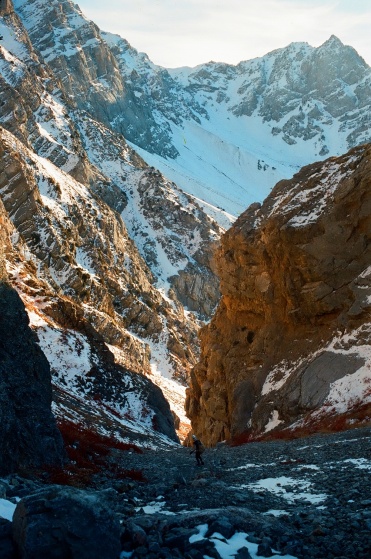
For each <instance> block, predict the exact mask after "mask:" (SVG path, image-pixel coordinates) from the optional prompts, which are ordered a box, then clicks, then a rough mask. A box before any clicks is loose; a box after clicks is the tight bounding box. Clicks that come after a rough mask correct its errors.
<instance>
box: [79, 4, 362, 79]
mask: <svg viewBox="0 0 371 559" xmlns="http://www.w3.org/2000/svg"><path fill="white" fill-rule="evenodd" d="M77 3H78V5H79V6H80V8H81V9H82V11H83V13H84V14H85V16H86V17H88V18H89V19H91V20H93V21H94V22H95V23H96V24H97V25H98V27H100V28H101V29H102V30H103V31H110V32H112V33H117V34H119V35H121V37H123V38H125V39H127V40H128V41H129V43H130V44H131V45H132V46H133V47H134V48H136V49H137V50H139V51H141V52H145V53H146V54H148V56H149V58H150V59H151V60H152V62H154V63H155V64H158V65H160V66H164V67H166V68H174V67H180V66H196V65H197V64H202V63H205V62H209V61H210V60H214V61H215V62H228V63H231V64H237V63H238V62H240V61H241V60H251V59H252V58H256V57H258V56H263V55H265V54H267V53H268V52H270V51H272V50H274V49H277V48H281V47H285V46H287V45H288V44H289V43H292V42H294V41H295V42H297V41H298V42H307V43H309V44H310V45H312V46H313V47H318V46H320V45H321V44H323V43H324V42H325V41H326V40H327V39H328V38H329V37H330V36H331V35H336V36H337V37H338V38H339V39H340V40H341V41H342V42H343V43H344V44H346V45H350V46H352V47H354V48H355V49H356V50H357V52H358V53H359V54H360V55H361V56H362V57H363V58H364V59H365V60H366V62H367V63H368V64H369V65H371V41H370V39H369V37H370V34H371V2H370V1H369V0H110V1H109V2H108V3H107V2H103V1H102V0H77Z"/></svg>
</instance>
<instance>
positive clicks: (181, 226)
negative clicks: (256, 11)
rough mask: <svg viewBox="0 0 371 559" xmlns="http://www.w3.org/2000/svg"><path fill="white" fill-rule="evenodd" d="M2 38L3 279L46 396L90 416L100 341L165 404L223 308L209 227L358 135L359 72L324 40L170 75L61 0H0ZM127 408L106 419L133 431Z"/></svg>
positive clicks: (366, 84) (213, 231) (365, 100)
mask: <svg viewBox="0 0 371 559" xmlns="http://www.w3.org/2000/svg"><path fill="white" fill-rule="evenodd" d="M0 35H1V37H2V39H1V42H0V123H1V125H2V127H3V129H2V130H1V141H2V150H1V170H2V174H1V182H0V193H1V200H2V203H3V206H4V209H3V211H4V219H5V220H7V223H8V222H9V223H8V229H7V235H8V237H9V238H8V243H7V247H8V252H7V253H6V255H5V260H6V265H7V277H8V279H9V281H10V282H11V283H12V285H13V286H14V287H16V288H17V289H18V291H19V293H20V295H21V296H22V298H23V301H24V302H25V304H26V307H27V308H28V311H29V314H30V317H31V319H32V324H33V327H34V329H35V330H36V331H39V339H40V345H42V347H43V349H44V351H45V352H46V354H47V357H48V359H49V361H50V362H51V363H52V364H53V369H54V373H55V376H54V382H55V385H56V386H57V385H58V386H60V383H59V381H61V382H62V384H63V383H64V382H66V383H67V385H66V386H67V390H68V391H69V393H72V392H73V391H75V392H74V394H75V396H76V397H80V396H81V398H82V400H81V398H80V404H79V405H77V404H76V403H74V404H73V407H74V408H75V409H77V408H79V409H80V411H81V410H83V409H85V411H86V412H87V413H89V411H88V408H84V406H83V405H82V401H83V400H84V398H86V397H90V396H94V394H95V393H93V392H92V391H91V385H90V384H89V382H87V381H86V378H85V377H86V376H87V375H88V374H89V371H90V370H91V369H92V368H93V369H94V367H95V366H96V362H95V361H94V359H95V358H91V351H90V350H88V348H89V347H92V346H94V343H95V342H94V339H96V340H98V338H99V340H100V342H99V344H100V343H102V344H106V345H105V346H104V347H106V349H107V348H109V349H110V352H111V353H110V355H111V354H114V356H115V359H116V362H118V363H119V364H120V365H121V366H124V367H126V369H127V370H128V371H129V370H130V371H131V372H133V373H135V374H142V373H144V374H146V375H152V379H153V380H156V382H157V384H161V386H162V387H163V388H164V390H165V391H167V393H168V394H172V393H175V395H176V397H175V400H176V402H177V403H176V404H174V405H176V406H178V403H179V400H181V398H183V397H184V386H182V387H179V384H176V385H174V384H173V385H170V387H169V386H164V380H163V378H164V377H167V378H171V377H172V378H173V379H174V378H176V379H178V380H180V381H181V382H182V383H183V384H184V381H185V380H186V379H187V378H188V376H189V374H190V371H191V369H192V367H193V366H194V365H195V363H196V362H197V360H198V351H199V349H198V341H197V332H198V329H199V326H200V321H201V320H205V319H206V320H208V319H209V318H210V317H211V315H212V313H213V310H214V309H215V307H216V305H217V303H218V300H219V297H220V294H219V284H218V279H217V276H216V275H215V273H214V260H213V252H214V246H215V242H218V241H219V239H220V236H221V234H222V232H223V229H222V227H224V228H227V227H229V226H230V224H231V223H232V222H233V221H234V220H235V217H236V216H237V215H238V214H240V213H241V212H242V211H243V210H244V209H245V208H246V206H247V205H248V204H249V203H250V202H252V201H256V200H262V199H263V198H264V197H265V196H266V195H267V194H268V193H269V191H270V189H271V188H272V187H273V185H274V184H275V183H276V181H277V180H279V179H281V178H283V177H287V176H291V175H292V174H293V172H294V171H295V170H297V169H298V168H299V167H301V165H303V164H304V163H307V162H309V161H312V160H313V159H318V158H324V157H325V156H326V155H328V154H335V153H342V152H344V151H346V149H348V147H349V146H353V145H356V144H358V143H362V142H365V141H367V140H368V139H370V138H369V131H370V120H369V119H370V116H369V115H370V111H369V108H370V107H369V102H370V68H369V67H368V66H367V65H366V64H365V62H364V61H363V60H362V58H360V57H359V56H358V54H357V53H356V52H355V51H354V50H353V49H352V48H351V47H345V46H344V45H342V44H341V42H340V41H339V40H337V39H336V38H335V37H332V38H331V39H330V40H329V41H327V42H326V43H325V44H324V45H322V46H321V47H319V48H318V49H314V48H312V47H310V46H309V45H307V44H301V43H300V44H293V45H290V46H288V47H286V48H283V49H279V50H277V51H274V52H272V53H270V54H268V55H266V56H264V57H262V58H259V59H256V60H252V61H247V62H241V63H240V64H239V65H237V66H230V65H226V64H216V63H208V64H205V65H201V66H199V67H197V68H194V69H189V68H182V69H177V70H171V71H169V70H166V69H165V68H161V67H158V66H156V65H154V64H153V63H152V62H151V61H150V60H149V58H148V57H147V55H145V54H142V53H138V52H137V51H136V50H135V49H134V48H132V47H131V46H130V45H129V44H128V43H127V41H125V39H122V38H120V37H117V36H114V35H112V34H109V33H105V32H101V31H100V30H99V29H98V27H97V26H96V25H95V24H94V23H92V22H90V21H89V20H87V19H86V18H85V17H84V15H83V14H82V12H81V11H80V9H79V8H78V6H77V5H75V4H73V3H72V2H71V0H61V1H58V0H50V1H47V0H30V1H26V0H14V2H12V0H6V1H4V2H2V3H1V4H0ZM134 148H135V149H134ZM158 169H159V170H158ZM161 171H163V172H164V174H161ZM10 223H11V225H10ZM40 298H41V299H40ZM39 299H40V300H39ZM34 312H35V313H36V315H35V314H33V313H34ZM80 322H81V324H80ZM87 323H89V324H90V326H91V328H92V329H93V331H94V332H95V333H96V334H94V335H93V334H92V331H90V330H89V334H87V333H86V324H87ZM64 329H66V333H65V335H64V334H63V331H64ZM61 332H62V333H61ZM62 334H63V335H62ZM61 336H62V337H61ZM80 336H83V338H80ZM84 336H85V337H84ZM94 336H96V338H95V337H94ZM56 341H58V344H57V343H56ZM62 342H63V343H62ZM97 343H98V342H97ZM99 344H98V345H99ZM102 347H103V346H102ZM73 348H78V349H76V351H75V350H74V349H73ZM82 348H84V349H82ZM61 351H62V353H61ZM89 351H90V354H89ZM92 351H93V350H92ZM93 353H94V351H93ZM103 353H104V352H103ZM72 354H73V355H74V358H73V359H72V361H71V360H70V355H72ZM89 355H90V357H89ZM85 357H87V359H85ZM111 357H112V355H111ZM112 359H113V357H112ZM110 364H112V363H111V358H110V359H108V361H107V362H106V365H105V366H106V369H104V367H103V368H102V371H103V370H105V371H106V373H107V378H109V377H110V374H111V373H110V372H109V371H110V370H111V369H110V366H111V365H110ZM66 368H70V369H71V371H75V372H76V371H77V370H82V371H84V375H83V376H82V378H83V379H84V382H82V381H81V378H80V377H81V375H76V374H75V373H71V374H70V375H66V374H65V371H64V370H65V369H66ZM111 372H112V371H111ZM157 373H158V374H157ZM161 375H162V376H161ZM61 379H62V380H61ZM57 380H58V382H57ZM128 382H129V381H128ZM58 383H59V384H58ZM129 384H130V382H129ZM129 384H128V385H129ZM128 385H127V386H128ZM106 388H107V385H106ZM80 390H81V394H80V393H79V391H80ZM125 390H126V389H125ZM56 393H57V392H56ZM95 397H96V394H95ZM105 398H106V400H104V399H103V403H104V404H105V405H106V406H111V404H112V400H113V399H114V398H116V396H115V395H114V394H113V393H112V392H109V391H107V390H105ZM62 400H63V398H61V399H60V400H59V404H60V405H61V406H62V404H61V402H62ZM67 401H68V398H67ZM121 403H122V402H121ZM59 404H58V403H57V405H59ZM65 404H66V400H65V401H64V403H63V406H64V405H65ZM122 404H123V403H122ZM126 404H127V402H126V403H125V405H126ZM125 405H124V404H123V407H122V409H121V408H120V409H119V410H116V412H115V413H119V415H120V414H121V415H125V414H129V415H132V416H133V415H134V416H135V417H136V420H137V421H139V416H138V414H137V415H135V414H136V411H135V409H136V410H138V409H139V410H142V411H143V406H142V405H138V406H136V407H135V406H134V407H133V409H132V410H131V411H130V410H127V409H126V407H125ZM63 406H62V407H61V409H62V408H63ZM119 407H120V406H119ZM103 408H104V406H103V407H102V406H101V407H100V411H99V413H101V412H102V409H103ZM134 408H135V409H134ZM177 410H178V411H177V412H176V413H177V415H179V414H181V413H182V410H180V411H179V406H178V407H177ZM85 411H84V413H85ZM105 411H107V408H105ZM142 411H140V412H139V415H140V414H141V413H142ZM174 411H175V410H174ZM63 413H64V412H63ZM102 413H103V412H102ZM121 419H122V418H121ZM110 421H115V419H114V418H113V416H110ZM146 421H147V420H146ZM146 421H145V422H144V423H145V425H144V429H146V428H147V426H148V425H147V424H148V421H147V423H146Z"/></svg>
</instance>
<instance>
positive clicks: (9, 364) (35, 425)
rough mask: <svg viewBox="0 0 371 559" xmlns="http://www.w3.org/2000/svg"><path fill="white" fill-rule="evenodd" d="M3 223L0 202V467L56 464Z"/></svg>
mask: <svg viewBox="0 0 371 559" xmlns="http://www.w3.org/2000/svg"><path fill="white" fill-rule="evenodd" d="M11 229H12V226H11V224H10V223H9V221H8V219H7V216H6V212H5V211H4V207H3V206H2V204H1V203H0V416H1V421H0V444H1V454H0V472H1V474H7V473H9V472H14V471H17V470H19V469H21V470H22V469H23V470H24V469H27V468H29V467H41V466H45V465H49V466H60V465H61V464H62V463H63V461H64V459H65V454H64V449H63V443H62V437H61V435H60V433H59V431H58V429H57V426H56V422H55V419H54V417H53V415H52V412H51V405H52V386H51V374H50V366H49V363H48V361H47V359H46V357H45V355H44V354H43V352H42V351H41V349H40V347H39V346H38V344H37V338H36V336H35V334H34V332H33V331H32V330H31V328H30V327H29V319H28V315H27V313H26V310H25V307H24V305H23V303H22V301H21V299H20V297H19V295H18V294H17V292H16V291H15V289H13V288H12V287H11V286H10V284H9V282H8V276H7V273H6V267H5V260H6V259H5V252H6V251H7V250H9V241H8V232H9V231H11Z"/></svg>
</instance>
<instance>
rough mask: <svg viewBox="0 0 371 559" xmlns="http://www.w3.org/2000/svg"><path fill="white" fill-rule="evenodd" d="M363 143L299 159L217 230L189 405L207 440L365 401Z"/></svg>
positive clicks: (369, 152) (367, 172)
mask: <svg viewBox="0 0 371 559" xmlns="http://www.w3.org/2000/svg"><path fill="white" fill-rule="evenodd" d="M370 162H371V147H370V145H366V146H362V147H359V148H356V149H354V150H352V151H350V152H349V153H348V154H346V155H344V156H342V157H340V158H337V159H335V158H331V159H328V160H327V161H325V162H324V163H315V164H313V165H309V166H307V167H304V168H303V169H302V170H301V172H300V173H298V174H297V175H295V177H294V178H293V179H292V180H291V181H282V182H281V183H279V184H277V186H276V187H275V189H274V190H273V192H272V194H271V195H270V196H269V197H268V198H267V200H266V201H265V202H264V204H263V205H262V206H260V205H259V204H254V205H252V206H250V207H249V208H248V209H247V210H246V212H245V213H244V214H242V215H241V216H240V218H239V219H238V220H237V222H236V224H235V225H234V226H233V227H232V228H231V229H230V230H229V231H228V232H227V233H226V234H225V235H224V237H223V239H222V246H221V249H220V251H219V253H218V255H217V260H218V267H219V273H220V278H221V291H222V299H221V303H220V305H219V307H218V310H217V312H216V314H215V316H214V318H213V319H212V321H211V323H210V324H209V325H207V326H205V327H204V328H203V329H202V331H201V336H200V337H201V346H202V357H201V361H200V363H199V364H198V365H197V366H196V367H195V368H194V370H193V372H192V375H191V388H190V391H189V394H188V397H187V404H186V407H187V412H188V415H189V417H190V418H191V420H192V425H193V429H194V431H195V432H196V433H197V434H198V435H199V436H200V437H201V438H203V439H204V440H205V441H208V443H209V444H215V443H216V442H218V441H220V440H223V439H225V438H230V437H231V436H235V435H237V434H239V433H242V432H244V431H249V432H251V433H255V434H256V433H263V432H267V431H270V430H272V429H273V428H276V427H278V426H279V427H280V428H282V427H287V426H289V425H291V426H293V425H296V426H299V425H304V424H305V423H306V422H307V423H308V422H309V421H314V420H316V421H320V420H321V418H324V417H326V416H331V415H333V416H334V417H335V418H336V417H337V416H338V415H339V414H342V413H345V412H351V411H352V410H357V409H358V408H359V407H360V406H362V405H366V404H367V403H369V402H370V390H369V385H368V383H369V380H370V379H369V367H370V352H369V345H370V339H371V323H370V305H371V269H370V262H371V189H370V186H371V163H370Z"/></svg>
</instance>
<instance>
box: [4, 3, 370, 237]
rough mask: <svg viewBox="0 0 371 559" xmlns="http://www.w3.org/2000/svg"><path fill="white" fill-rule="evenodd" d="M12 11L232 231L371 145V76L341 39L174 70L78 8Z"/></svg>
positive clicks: (80, 88)
mask: <svg viewBox="0 0 371 559" xmlns="http://www.w3.org/2000/svg"><path fill="white" fill-rule="evenodd" d="M14 5H15V9H16V11H17V13H18V14H19V15H20V17H21V18H22V21H23V22H24V25H25V26H26V28H27V30H28V33H29V35H30V37H31V40H32V42H33V44H34V45H35V46H36V47H37V49H38V50H39V52H40V53H41V55H42V56H43V57H44V59H45V60H46V61H47V62H48V64H49V66H50V67H51V68H52V69H53V71H54V73H55V75H57V76H58V77H59V79H60V80H62V82H63V84H64V87H65V89H66V91H67V93H68V95H69V98H70V100H71V102H73V103H74V104H75V105H76V106H77V107H78V108H79V109H86V110H87V111H88V112H89V113H90V115H91V116H93V118H95V119H96V120H98V121H101V122H103V123H104V124H105V125H106V126H109V127H110V128H111V129H114V130H115V131H117V132H119V133H121V134H123V135H124V136H125V138H126V139H127V140H128V141H129V142H131V145H132V146H134V147H135V149H137V150H138V152H139V153H140V154H141V156H142V157H143V158H144V159H145V160H146V161H147V163H148V164H150V165H152V166H154V167H156V168H158V169H159V170H160V171H162V172H163V173H164V174H165V176H166V177H168V178H169V179H170V180H172V181H174V182H176V183H177V184H178V186H180V187H181V188H183V189H184V190H185V191H186V192H188V193H189V194H191V195H192V196H194V197H196V198H197V199H200V200H202V201H203V202H204V204H205V205H204V207H205V209H206V210H207V211H210V214H211V213H212V212H215V211H216V212H217V213H216V215H217V217H218V219H219V223H221V224H222V225H223V226H224V225H226V224H227V225H230V224H231V222H232V221H233V216H237V215H239V214H240V213H242V211H243V210H244V209H245V208H246V207H247V206H248V205H249V204H250V203H252V202H255V201H262V200H263V199H264V198H265V197H266V196H267V195H268V194H269V192H270V190H271V189H272V188H273V186H274V185H275V184H276V183H277V182H278V181H279V180H280V179H282V178H289V177H291V176H292V175H293V174H294V173H295V172H296V171H297V170H298V169H299V168H301V167H302V166H303V165H305V164H308V163H311V162H313V161H316V160H318V159H324V158H325V157H326V156H328V155H340V154H341V153H345V152H346V151H347V150H348V149H349V148H350V147H352V146H355V145H358V144H360V143H363V142H366V141H368V140H370V98H371V69H370V68H369V67H368V66H367V64H366V63H365V62H364V60H363V59H362V58H361V57H360V56H359V55H358V54H357V53H356V51H355V50H354V49H352V48H351V47H348V46H344V45H343V44H342V43H341V41H339V40H338V39H337V38H336V37H334V36H332V37H331V38H330V39H329V40H328V41H326V42H325V43H324V44H323V45H322V46H320V47H318V48H313V47H311V46H310V45H308V44H307V43H293V44H291V45H289V46H287V47H285V48H281V49H278V50H275V51H273V52H271V53H269V54H267V55H265V56H263V57H261V58H257V59H254V60H251V61H245V62H241V63H240V64H238V65H236V66H232V65H229V64H222V63H215V62H209V63H207V64H202V65H200V66H197V67H196V68H179V69H172V70H167V69H165V68H162V67H159V66H156V65H154V64H153V63H152V62H151V61H150V59H149V58H148V56H147V55H146V54H144V53H138V52H137V51H136V50H135V49H134V48H133V47H131V45H130V44H129V43H128V42H127V41H126V40H125V39H123V38H121V37H119V36H117V35H112V34H110V33H106V32H101V31H100V30H99V29H98V28H97V27H96V26H95V25H93V24H92V23H91V22H89V21H88V20H87V19H86V18H85V17H84V16H83V14H82V13H81V11H80V10H79V9H78V7H76V5H74V4H72V2H70V0H64V1H63V2H58V1H57V0H52V1H51V2H46V0H31V1H27V2H26V0H15V3H14ZM45 26H49V28H50V32H49V33H48V34H47V35H45V34H44V33H41V32H40V29H41V28H43V27H45ZM221 209H222V210H224V212H225V213H224V212H223V211H221ZM214 215H215V213H214Z"/></svg>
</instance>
